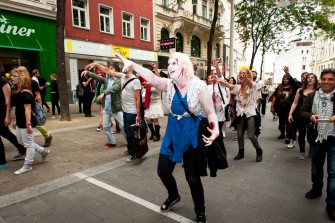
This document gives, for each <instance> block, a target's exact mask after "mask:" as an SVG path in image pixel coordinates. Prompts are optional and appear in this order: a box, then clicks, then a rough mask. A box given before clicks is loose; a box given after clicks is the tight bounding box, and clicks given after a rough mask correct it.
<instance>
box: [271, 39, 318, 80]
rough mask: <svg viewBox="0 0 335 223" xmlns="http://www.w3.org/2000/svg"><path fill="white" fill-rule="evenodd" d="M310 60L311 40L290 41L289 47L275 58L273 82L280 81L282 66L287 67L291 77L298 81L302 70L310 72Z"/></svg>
mask: <svg viewBox="0 0 335 223" xmlns="http://www.w3.org/2000/svg"><path fill="white" fill-rule="evenodd" d="M312 62H313V41H310V40H305V41H299V42H294V43H292V44H291V45H290V48H289V49H287V50H285V52H283V53H281V54H280V55H279V56H277V57H276V59H275V68H274V78H273V83H275V84H278V83H281V81H282V78H283V75H284V71H283V67H284V66H287V67H289V72H290V74H291V75H292V77H293V78H296V79H297V80H299V81H300V79H301V74H302V73H303V72H304V71H307V72H312V67H311V64H312Z"/></svg>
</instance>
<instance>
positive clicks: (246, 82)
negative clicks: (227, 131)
mask: <svg viewBox="0 0 335 223" xmlns="http://www.w3.org/2000/svg"><path fill="white" fill-rule="evenodd" d="M238 80H239V83H240V84H231V83H229V82H227V81H226V80H222V81H220V82H221V83H222V84H223V85H224V86H225V87H228V88H229V89H230V90H231V91H230V93H231V94H234V95H236V103H237V106H236V109H237V141H238V148H239V150H238V154H237V155H236V156H235V157H234V160H240V159H243V158H244V132H245V130H247V134H248V138H249V139H250V141H251V143H252V145H253V146H254V148H255V149H256V154H257V156H256V161H257V162H261V161H262V156H263V150H262V149H261V146H260V145H259V143H258V139H257V137H256V135H257V134H256V130H258V129H259V128H258V127H256V125H257V123H256V97H255V95H256V93H255V92H256V83H255V82H253V81H252V73H251V71H250V70H248V69H242V70H241V71H240V73H239V75H238Z"/></svg>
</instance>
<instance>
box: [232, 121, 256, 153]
mask: <svg viewBox="0 0 335 223" xmlns="http://www.w3.org/2000/svg"><path fill="white" fill-rule="evenodd" d="M239 118H240V117H239ZM245 122H247V123H245ZM245 125H246V129H247V135H248V138H249V139H250V141H251V143H252V145H253V146H254V148H255V149H258V148H260V145H259V143H258V140H257V137H256V136H255V116H251V117H249V118H247V117H246V116H245V115H243V116H242V118H240V120H239V122H238V123H237V142H238V148H239V149H244V128H245Z"/></svg>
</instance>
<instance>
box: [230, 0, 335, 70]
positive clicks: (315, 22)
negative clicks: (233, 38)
mask: <svg viewBox="0 0 335 223" xmlns="http://www.w3.org/2000/svg"><path fill="white" fill-rule="evenodd" d="M332 1H333V0H305V1H304V3H302V4H295V5H290V6H287V7H276V1H275V0H254V1H250V0H242V1H240V2H239V3H238V4H237V5H236V17H237V20H236V24H237V25H236V27H237V32H238V33H239V36H240V39H241V41H242V42H243V43H244V48H245V49H246V48H247V46H248V45H249V44H251V46H252V54H251V61H250V68H251V67H252V66H253V63H254V59H255V56H256V54H257V52H258V50H259V49H260V48H261V47H262V46H263V52H268V51H277V50H279V49H280V48H281V47H282V46H284V45H285V43H286V42H285V40H287V38H286V39H285V38H284V34H285V35H287V34H288V33H294V31H296V30H298V31H299V33H300V35H302V34H304V35H307V36H308V37H310V36H313V30H314V29H315V28H320V29H322V30H325V31H326V32H327V33H328V34H331V33H332V32H334V30H332V29H331V28H332V27H334V24H333V23H331V22H330V21H329V20H328V15H329V12H330V9H331V8H330V6H331V5H329V4H332Z"/></svg>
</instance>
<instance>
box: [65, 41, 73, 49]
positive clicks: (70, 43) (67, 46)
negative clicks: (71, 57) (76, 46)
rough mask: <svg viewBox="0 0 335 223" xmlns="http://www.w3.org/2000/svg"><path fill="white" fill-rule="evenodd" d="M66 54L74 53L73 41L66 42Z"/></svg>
mask: <svg viewBox="0 0 335 223" xmlns="http://www.w3.org/2000/svg"><path fill="white" fill-rule="evenodd" d="M66 48H67V50H66V52H72V41H71V40H67V41H66Z"/></svg>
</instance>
